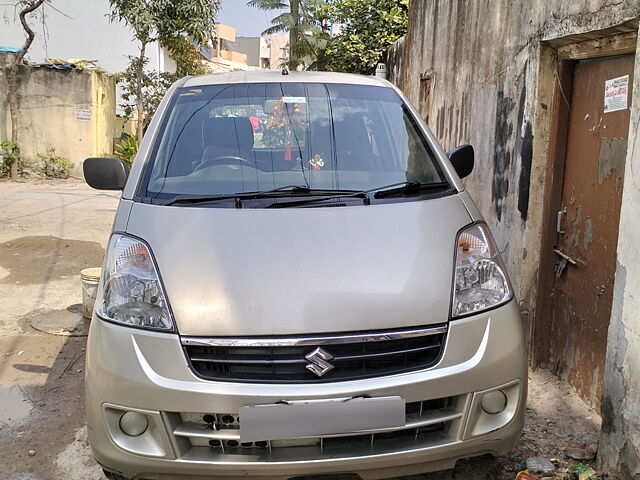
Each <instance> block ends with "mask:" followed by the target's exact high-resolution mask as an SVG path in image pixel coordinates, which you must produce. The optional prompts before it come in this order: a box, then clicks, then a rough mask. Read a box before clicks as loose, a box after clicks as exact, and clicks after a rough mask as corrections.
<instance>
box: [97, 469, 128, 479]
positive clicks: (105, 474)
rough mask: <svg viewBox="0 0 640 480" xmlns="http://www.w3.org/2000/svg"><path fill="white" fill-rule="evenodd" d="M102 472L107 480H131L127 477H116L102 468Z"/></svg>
mask: <svg viewBox="0 0 640 480" xmlns="http://www.w3.org/2000/svg"><path fill="white" fill-rule="evenodd" d="M102 471H103V472H104V476H105V477H107V478H108V479H109V480H131V479H130V478H129V477H123V476H122V475H118V474H117V473H113V472H109V471H107V470H105V469H104V468H103V469H102Z"/></svg>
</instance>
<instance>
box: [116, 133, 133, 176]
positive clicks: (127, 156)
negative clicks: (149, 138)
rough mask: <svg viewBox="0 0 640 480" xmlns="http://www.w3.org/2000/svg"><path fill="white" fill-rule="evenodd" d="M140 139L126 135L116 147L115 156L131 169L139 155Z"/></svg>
mask: <svg viewBox="0 0 640 480" xmlns="http://www.w3.org/2000/svg"><path fill="white" fill-rule="evenodd" d="M138 147H139V145H138V139H137V138H136V137H134V136H133V135H126V136H125V137H124V138H123V139H122V140H121V141H120V143H118V144H117V145H116V151H115V156H116V157H118V158H119V159H120V160H122V161H123V162H124V163H126V164H127V166H128V167H129V169H131V165H132V164H133V160H134V159H135V158H136V154H137V153H138Z"/></svg>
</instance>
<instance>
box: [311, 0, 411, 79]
mask: <svg viewBox="0 0 640 480" xmlns="http://www.w3.org/2000/svg"><path fill="white" fill-rule="evenodd" d="M315 16H316V18H326V19H327V20H328V21H329V22H330V23H331V24H333V25H334V26H340V29H339V32H338V33H337V34H335V35H333V36H330V37H328V43H327V47H326V51H325V52H324V54H323V55H322V57H321V58H320V60H322V65H320V66H319V67H320V68H322V69H325V70H333V71H339V72H350V73H360V74H364V75H372V74H374V73H375V69H376V65H377V64H378V63H379V62H380V60H381V58H382V56H383V55H384V53H385V51H386V50H387V48H388V47H389V45H391V44H392V43H393V42H395V41H396V40H397V39H398V38H400V37H401V36H402V35H404V34H405V33H406V31H407V20H408V0H329V1H327V2H326V4H325V5H321V6H320V7H319V8H318V10H317V11H316V12H315Z"/></svg>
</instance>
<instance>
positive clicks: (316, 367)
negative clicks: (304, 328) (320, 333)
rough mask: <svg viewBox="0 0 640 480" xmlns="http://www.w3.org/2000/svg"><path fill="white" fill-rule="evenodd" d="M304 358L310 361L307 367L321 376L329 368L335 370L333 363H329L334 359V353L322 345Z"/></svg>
mask: <svg viewBox="0 0 640 480" xmlns="http://www.w3.org/2000/svg"><path fill="white" fill-rule="evenodd" d="M304 358H306V359H307V360H308V361H309V362H310V363H307V365H306V366H305V368H306V369H307V370H309V371H310V372H313V373H315V374H316V375H317V376H319V377H321V376H323V375H324V374H325V373H327V372H328V371H329V370H333V365H331V364H330V363H329V360H333V355H331V354H330V353H329V352H327V351H326V350H323V349H322V348H320V347H318V348H316V349H315V350H314V351H313V352H311V353H309V354H307V355H305V356H304Z"/></svg>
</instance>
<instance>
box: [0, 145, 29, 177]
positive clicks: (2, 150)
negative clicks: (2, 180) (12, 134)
mask: <svg viewBox="0 0 640 480" xmlns="http://www.w3.org/2000/svg"><path fill="white" fill-rule="evenodd" d="M14 165H15V172H16V173H17V172H20V173H21V172H22V169H23V168H24V166H25V162H24V160H23V159H22V157H21V156H20V147H19V146H18V144H17V143H14V142H12V141H10V140H7V141H5V142H2V143H0V177H6V176H9V175H11V167H12V166H14ZM11 178H15V177H14V176H13V175H11Z"/></svg>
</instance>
